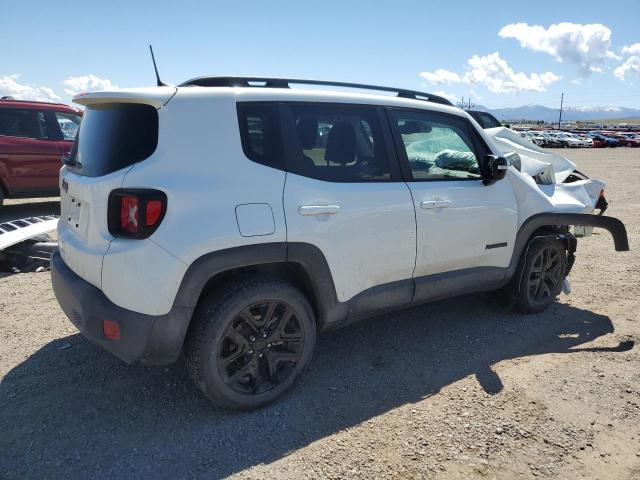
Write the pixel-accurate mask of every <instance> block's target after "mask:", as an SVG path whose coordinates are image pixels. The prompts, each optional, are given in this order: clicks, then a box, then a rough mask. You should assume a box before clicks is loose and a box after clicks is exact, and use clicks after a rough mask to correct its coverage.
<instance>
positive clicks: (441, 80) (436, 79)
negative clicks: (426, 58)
mask: <svg viewBox="0 0 640 480" xmlns="http://www.w3.org/2000/svg"><path fill="white" fill-rule="evenodd" d="M420 76H421V77H422V78H424V79H425V80H427V81H429V82H431V83H433V84H434V85H441V84H445V83H446V84H447V85H449V84H451V83H460V82H461V81H462V79H461V78H460V75H458V74H457V73H455V72H452V71H451V70H445V69H444V68H439V69H437V70H436V71H435V72H422V73H421V74H420Z"/></svg>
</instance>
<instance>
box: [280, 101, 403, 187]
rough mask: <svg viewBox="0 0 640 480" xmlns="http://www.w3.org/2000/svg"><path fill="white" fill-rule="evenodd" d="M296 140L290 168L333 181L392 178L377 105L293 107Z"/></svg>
mask: <svg viewBox="0 0 640 480" xmlns="http://www.w3.org/2000/svg"><path fill="white" fill-rule="evenodd" d="M291 112H292V116H293V122H294V127H295V134H294V135H293V138H295V140H296V142H295V143H296V144H295V145H292V146H291V149H290V152H292V158H287V170H288V171H290V172H292V173H297V174H299V175H304V176H306V177H311V178H317V179H319V180H327V181H330V182H375V181H385V180H390V179H391V174H390V172H389V163H388V160H387V152H386V147H385V145H384V137H383V133H382V128H381V125H380V122H379V119H378V115H377V112H376V110H375V109H374V108H367V107H354V106H349V105H296V106H292V107H291Z"/></svg>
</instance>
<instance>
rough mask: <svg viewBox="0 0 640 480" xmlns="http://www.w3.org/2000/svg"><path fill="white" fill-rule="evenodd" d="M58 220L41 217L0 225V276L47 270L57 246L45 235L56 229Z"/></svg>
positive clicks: (51, 216) (56, 243) (52, 217)
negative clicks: (4, 273)
mask: <svg viewBox="0 0 640 480" xmlns="http://www.w3.org/2000/svg"><path fill="white" fill-rule="evenodd" d="M57 225H58V217H57V216H54V215H45V216H41V217H27V218H21V219H18V220H10V221H7V222H4V223H0V272H12V273H20V272H41V271H44V270H49V263H50V261H51V254H52V253H53V251H54V250H55V249H56V248H57V246H58V242H56V241H54V240H53V238H52V237H51V236H50V235H48V234H47V232H51V231H53V230H55V229H56V227H57Z"/></svg>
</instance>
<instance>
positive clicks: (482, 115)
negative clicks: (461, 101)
mask: <svg viewBox="0 0 640 480" xmlns="http://www.w3.org/2000/svg"><path fill="white" fill-rule="evenodd" d="M467 113H468V114H469V115H471V116H472V117H473V119H474V120H475V121H476V122H478V124H479V125H480V126H481V127H482V128H484V129H485V130H486V129H487V128H496V127H503V126H504V127H507V128H509V125H502V123H500V120H498V119H497V118H496V117H494V116H493V115H491V114H490V113H489V112H483V111H481V110H467Z"/></svg>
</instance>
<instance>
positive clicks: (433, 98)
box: [180, 76, 453, 105]
mask: <svg viewBox="0 0 640 480" xmlns="http://www.w3.org/2000/svg"><path fill="white" fill-rule="evenodd" d="M256 83H257V85H256ZM290 84H298V85H321V86H330V87H344V88H357V89H362V90H376V91H381V92H392V93H396V94H397V96H398V97H402V98H411V99H413V100H425V101H428V102H433V103H440V104H442V105H453V104H452V103H451V102H450V101H449V100H447V99H446V98H443V97H440V96H438V95H433V94H431V93H425V92H418V91H415V90H407V89H404V88H393V87H381V86H379V85H366V84H363V83H348V82H332V81H329V80H306V79H301V78H270V77H207V76H205V77H197V78H192V79H191V80H187V81H186V82H184V83H183V84H181V85H180V86H181V87H188V86H199V87H258V88H260V87H261V88H290Z"/></svg>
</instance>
